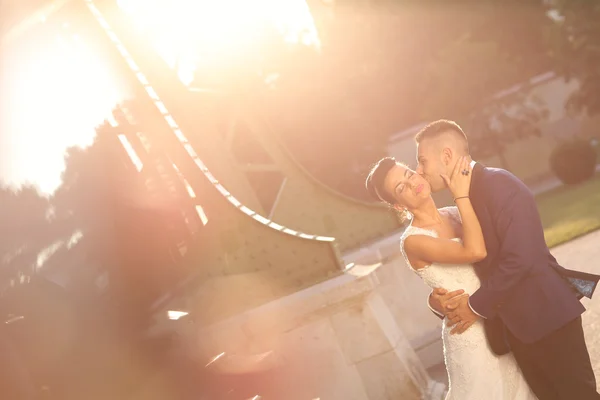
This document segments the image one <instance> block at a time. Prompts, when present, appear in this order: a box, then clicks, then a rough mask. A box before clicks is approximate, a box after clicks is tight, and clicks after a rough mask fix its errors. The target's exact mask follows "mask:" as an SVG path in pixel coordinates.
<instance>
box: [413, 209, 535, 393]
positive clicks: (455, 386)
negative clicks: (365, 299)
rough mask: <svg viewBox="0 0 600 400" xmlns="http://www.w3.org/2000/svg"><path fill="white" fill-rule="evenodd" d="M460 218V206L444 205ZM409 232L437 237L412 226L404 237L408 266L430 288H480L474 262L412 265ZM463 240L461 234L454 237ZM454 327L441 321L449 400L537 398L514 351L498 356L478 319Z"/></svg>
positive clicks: (471, 289)
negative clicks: (456, 331) (460, 328)
mask: <svg viewBox="0 0 600 400" xmlns="http://www.w3.org/2000/svg"><path fill="white" fill-rule="evenodd" d="M443 210H444V211H445V212H448V213H449V214H450V215H451V216H452V218H453V219H454V220H455V221H460V217H459V215H458V209H456V208H455V207H452V208H445V209H443ZM410 235H428V236H433V237H436V236H437V233H436V232H435V231H432V230H427V229H422V228H417V227H414V226H412V225H411V226H409V227H408V228H407V229H406V231H405V232H404V234H403V235H402V238H401V249H402V253H403V254H404V257H405V259H406V262H407V264H408V266H409V267H410V268H411V269H412V270H413V271H414V272H416V274H417V275H419V276H420V277H421V279H423V281H424V282H425V283H426V284H427V285H428V286H430V287H431V288H438V287H442V288H444V289H447V290H449V291H452V290H458V289H463V290H464V291H465V292H466V293H469V294H472V293H473V292H475V291H476V290H477V289H478V288H479V278H478V277H477V275H476V274H475V270H474V269H473V266H472V265H470V264H463V265H442V264H431V265H429V266H426V267H424V268H421V269H419V270H415V269H414V268H412V266H411V265H410V263H409V262H408V258H407V257H406V254H405V253H404V240H405V239H406V238H407V237H408V236H410ZM452 240H456V241H460V239H459V238H456V239H452ZM451 329H452V328H451V327H448V326H446V319H445V318H444V320H443V322H442V340H443V344H444V360H445V362H446V369H447V371H448V380H449V390H448V395H447V396H446V400H482V399H485V400H535V399H537V397H536V396H535V395H534V394H533V392H532V391H531V389H530V388H529V386H528V385H527V382H526V381H525V378H524V377H523V375H522V373H521V370H520V369H519V366H518V365H517V363H516V361H515V359H514V357H513V355H512V354H510V353H509V354H506V355H503V356H497V355H496V354H494V353H493V352H492V350H491V349H490V347H489V345H488V342H487V339H486V336H485V331H484V327H483V321H482V320H479V321H477V322H476V323H475V324H474V325H473V326H471V327H470V328H469V329H467V330H466V331H465V332H464V333H463V334H460V335H450V331H451Z"/></svg>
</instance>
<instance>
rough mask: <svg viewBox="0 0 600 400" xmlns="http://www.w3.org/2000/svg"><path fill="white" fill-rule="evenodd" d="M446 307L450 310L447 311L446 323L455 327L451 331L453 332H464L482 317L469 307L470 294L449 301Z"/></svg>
mask: <svg viewBox="0 0 600 400" xmlns="http://www.w3.org/2000/svg"><path fill="white" fill-rule="evenodd" d="M446 309H447V310H448V311H447V312H446V318H447V321H446V325H447V326H453V327H454V328H452V331H450V333H451V334H456V333H459V334H460V333H463V332H464V331H466V330H467V329H469V327H470V326H471V325H473V324H474V323H475V322H477V320H478V319H479V318H481V317H480V316H479V315H477V314H475V313H474V312H473V310H472V309H471V307H469V295H468V294H467V295H464V296H461V297H460V298H458V299H455V300H452V301H450V302H448V304H447V305H446Z"/></svg>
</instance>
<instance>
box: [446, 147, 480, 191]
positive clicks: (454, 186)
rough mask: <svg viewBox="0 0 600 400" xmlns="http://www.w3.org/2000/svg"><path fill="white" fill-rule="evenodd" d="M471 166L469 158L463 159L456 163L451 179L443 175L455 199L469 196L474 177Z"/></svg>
mask: <svg viewBox="0 0 600 400" xmlns="http://www.w3.org/2000/svg"><path fill="white" fill-rule="evenodd" d="M470 164H471V162H470V161H469V157H466V156H465V157H461V158H460V159H459V160H458V161H457V162H456V165H455V166H454V170H453V171H452V175H450V177H448V176H447V175H443V174H442V179H443V180H444V182H446V186H448V189H450V192H452V195H453V196H454V198H455V199H456V198H458V197H467V196H469V189H470V187H471V177H472V176H473V168H472V167H471V165H470Z"/></svg>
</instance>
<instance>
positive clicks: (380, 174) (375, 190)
mask: <svg viewBox="0 0 600 400" xmlns="http://www.w3.org/2000/svg"><path fill="white" fill-rule="evenodd" d="M396 165H401V166H403V167H406V165H404V164H402V163H399V162H397V161H396V159H395V158H394V157H385V158H382V159H381V160H379V161H378V162H377V163H376V164H375V165H374V166H373V167H372V168H371V172H369V175H368V176H367V179H366V181H365V187H366V188H367V191H368V192H369V195H370V196H371V197H372V198H373V199H374V200H376V201H380V202H382V203H384V204H386V205H387V206H388V207H390V208H393V209H395V210H399V212H400V218H401V220H402V221H404V220H407V219H410V218H411V214H410V213H409V212H408V210H406V208H404V206H403V205H402V204H398V203H397V202H396V199H395V198H394V196H392V194H391V193H388V191H387V190H385V186H384V182H385V177H386V176H387V174H388V173H389V172H390V170H391V169H392V168H394V167H395V166H396ZM399 207H401V208H399ZM400 210H401V211H400Z"/></svg>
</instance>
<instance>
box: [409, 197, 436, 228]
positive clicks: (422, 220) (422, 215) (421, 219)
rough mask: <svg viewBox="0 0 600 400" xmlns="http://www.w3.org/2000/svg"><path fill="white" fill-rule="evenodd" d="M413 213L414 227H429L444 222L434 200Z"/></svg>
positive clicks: (430, 200)
mask: <svg viewBox="0 0 600 400" xmlns="http://www.w3.org/2000/svg"><path fill="white" fill-rule="evenodd" d="M411 212H412V215H413V225H414V226H429V225H434V224H437V223H440V222H442V216H441V215H440V213H439V211H438V209H437V207H436V206H435V202H434V201H433V199H432V198H430V199H429V201H427V202H425V203H423V204H422V205H421V206H420V207H419V208H417V209H415V210H412V211H411Z"/></svg>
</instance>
